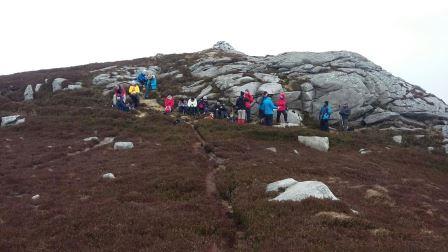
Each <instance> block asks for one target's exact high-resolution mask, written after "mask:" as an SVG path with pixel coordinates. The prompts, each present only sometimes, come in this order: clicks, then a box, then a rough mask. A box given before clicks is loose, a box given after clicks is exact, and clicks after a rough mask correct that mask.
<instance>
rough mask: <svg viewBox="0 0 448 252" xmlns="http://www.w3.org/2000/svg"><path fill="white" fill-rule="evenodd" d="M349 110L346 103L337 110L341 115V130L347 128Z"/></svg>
mask: <svg viewBox="0 0 448 252" xmlns="http://www.w3.org/2000/svg"><path fill="white" fill-rule="evenodd" d="M351 112H352V111H351V109H350V108H349V107H348V104H347V103H346V104H344V106H342V108H341V109H340V110H339V115H340V116H341V129H342V130H343V131H347V130H348V118H349V117H350V114H351Z"/></svg>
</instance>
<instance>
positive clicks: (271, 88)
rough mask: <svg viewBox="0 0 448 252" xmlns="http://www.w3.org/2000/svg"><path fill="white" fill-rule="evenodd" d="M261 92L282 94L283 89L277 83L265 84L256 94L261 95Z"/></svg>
mask: <svg viewBox="0 0 448 252" xmlns="http://www.w3.org/2000/svg"><path fill="white" fill-rule="evenodd" d="M263 92H268V94H272V95H274V94H280V93H281V92H283V87H282V85H281V84H279V83H266V84H263V85H261V86H260V88H258V93H259V94H262V93H263Z"/></svg>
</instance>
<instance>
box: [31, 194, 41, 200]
mask: <svg viewBox="0 0 448 252" xmlns="http://www.w3.org/2000/svg"><path fill="white" fill-rule="evenodd" d="M39 198H40V195H39V194H36V195H34V196H33V197H31V199H32V200H34V201H36V200H38V199H39Z"/></svg>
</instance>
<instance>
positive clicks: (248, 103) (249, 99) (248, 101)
mask: <svg viewBox="0 0 448 252" xmlns="http://www.w3.org/2000/svg"><path fill="white" fill-rule="evenodd" d="M253 102H254V96H253V95H252V94H251V93H250V92H249V90H248V89H246V91H245V92H244V106H245V107H246V119H247V122H248V123H250V122H251V119H250V108H251V107H252V103H253Z"/></svg>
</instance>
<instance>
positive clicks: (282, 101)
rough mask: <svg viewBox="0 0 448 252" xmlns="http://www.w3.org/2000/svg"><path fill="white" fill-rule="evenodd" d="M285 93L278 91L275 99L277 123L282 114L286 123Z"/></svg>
mask: <svg viewBox="0 0 448 252" xmlns="http://www.w3.org/2000/svg"><path fill="white" fill-rule="evenodd" d="M286 103H287V101H286V96H285V93H283V92H282V93H280V96H279V100H278V101H277V108H278V109H277V124H279V123H280V116H281V115H283V119H284V121H285V123H288V107H287V105H286Z"/></svg>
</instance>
